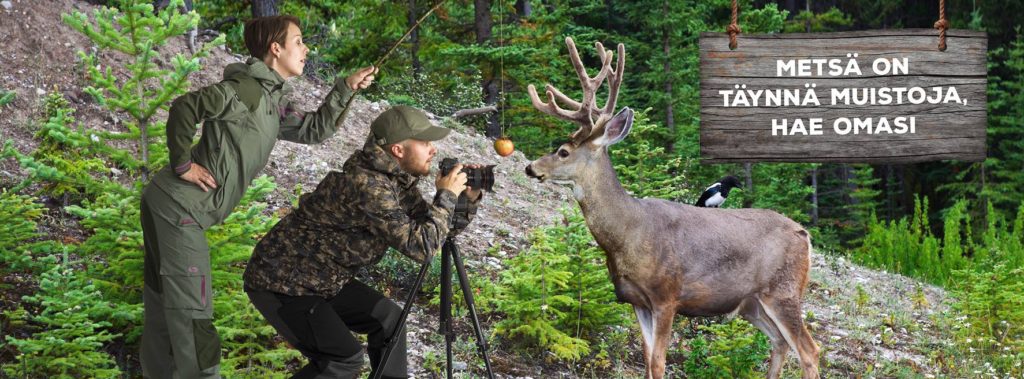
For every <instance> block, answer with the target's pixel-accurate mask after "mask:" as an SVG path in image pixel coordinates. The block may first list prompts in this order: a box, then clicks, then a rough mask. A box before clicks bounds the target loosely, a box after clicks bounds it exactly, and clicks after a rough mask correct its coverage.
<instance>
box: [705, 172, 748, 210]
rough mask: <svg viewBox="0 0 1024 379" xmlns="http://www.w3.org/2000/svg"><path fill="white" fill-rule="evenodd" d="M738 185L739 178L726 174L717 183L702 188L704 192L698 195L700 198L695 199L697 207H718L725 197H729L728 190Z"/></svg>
mask: <svg viewBox="0 0 1024 379" xmlns="http://www.w3.org/2000/svg"><path fill="white" fill-rule="evenodd" d="M739 186H740V180H739V179H736V177H735V176H732V175H729V176H726V177H724V178H722V179H720V180H719V181H718V183H715V184H712V185H711V187H708V189H706V190H704V193H703V194H701V195H700V199H697V204H696V205H697V206H698V207H709V208H718V207H719V206H721V205H722V203H724V202H725V198H727V197H729V191H731V190H732V189H733V188H735V187H739Z"/></svg>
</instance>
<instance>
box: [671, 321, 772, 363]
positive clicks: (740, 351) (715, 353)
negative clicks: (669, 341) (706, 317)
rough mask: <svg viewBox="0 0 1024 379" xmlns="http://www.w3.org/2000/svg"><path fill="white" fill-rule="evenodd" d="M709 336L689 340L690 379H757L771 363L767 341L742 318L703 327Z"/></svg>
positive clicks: (703, 335) (699, 336)
mask: <svg viewBox="0 0 1024 379" xmlns="http://www.w3.org/2000/svg"><path fill="white" fill-rule="evenodd" d="M698 329H699V330H701V331H703V332H705V333H706V334H701V335H698V336H697V338H694V339H692V340H690V354H689V356H687V357H686V362H684V363H683V372H684V373H685V374H686V376H687V377H691V378H758V377H761V376H763V374H762V373H760V370H761V367H760V366H761V365H762V363H763V362H765V360H766V359H768V354H769V352H770V351H771V344H770V342H769V340H768V337H767V336H765V335H764V333H761V332H760V331H759V330H757V329H756V328H754V326H753V325H750V323H748V322H746V321H744V320H743V319H740V318H735V319H732V320H731V321H729V322H727V323H721V324H711V325H701V326H700V327H698Z"/></svg>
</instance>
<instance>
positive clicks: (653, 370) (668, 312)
mask: <svg viewBox="0 0 1024 379" xmlns="http://www.w3.org/2000/svg"><path fill="white" fill-rule="evenodd" d="M675 315H676V314H675V312H674V310H673V309H670V308H662V309H660V310H658V311H656V312H655V313H654V348H653V349H651V364H650V366H648V371H650V376H651V378H653V379H661V378H663V377H664V376H665V350H667V349H668V344H669V342H671V341H672V319H674V318H675Z"/></svg>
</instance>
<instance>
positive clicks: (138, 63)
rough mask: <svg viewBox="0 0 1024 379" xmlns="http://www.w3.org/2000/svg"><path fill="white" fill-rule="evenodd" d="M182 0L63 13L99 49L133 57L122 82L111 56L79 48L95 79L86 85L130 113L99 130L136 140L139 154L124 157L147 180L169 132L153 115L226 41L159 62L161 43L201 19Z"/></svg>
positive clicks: (126, 1) (124, 1)
mask: <svg viewBox="0 0 1024 379" xmlns="http://www.w3.org/2000/svg"><path fill="white" fill-rule="evenodd" d="M181 5H182V0H172V1H171V2H170V5H168V6H167V7H166V8H164V9H162V10H160V11H158V12H155V13H154V11H153V4H152V2H151V1H147V0H121V1H119V2H118V8H110V7H103V8H101V9H99V10H97V11H96V12H95V13H94V21H90V20H89V17H88V16H87V15H85V14H84V13H81V12H77V11H76V12H72V13H70V14H66V15H64V22H66V23H67V24H68V25H70V26H71V27H72V28H73V29H75V30H77V31H79V32H81V33H83V34H85V35H86V36H88V37H89V39H91V40H92V41H93V43H95V44H96V45H97V46H98V47H99V48H100V51H104V52H106V51H110V52H116V53H120V54H125V55H127V56H128V58H129V63H128V64H126V65H125V67H124V69H125V70H127V74H128V79H127V80H125V81H123V82H121V81H119V79H118V77H117V74H118V73H117V72H115V69H114V67H112V63H111V62H105V61H104V60H103V59H102V58H100V57H99V56H98V55H93V54H87V53H85V52H79V56H80V57H81V59H82V63H83V66H84V67H85V68H86V70H87V76H88V78H89V80H90V81H91V82H92V84H93V86H90V87H87V88H86V89H85V91H86V92H88V93H89V94H91V95H92V96H93V97H94V98H95V99H96V101H97V102H99V103H100V104H101V105H103V106H105V107H106V108H107V109H108V110H109V111H110V112H112V113H124V114H127V115H128V116H129V117H130V118H129V119H127V120H124V122H123V125H124V127H125V129H126V131H124V132H107V133H100V134H101V135H100V136H101V137H102V138H105V139H114V140H125V139H134V140H137V141H138V155H136V156H135V159H133V160H131V161H127V162H121V163H122V164H123V165H125V167H124V168H126V169H131V170H138V171H139V172H140V173H141V174H142V180H143V181H146V180H147V178H148V173H149V172H150V171H151V168H155V167H157V166H159V165H161V164H164V163H165V162H166V160H167V151H166V146H165V144H164V141H163V139H162V138H161V137H163V136H164V135H165V134H164V128H163V126H164V124H165V122H164V121H160V120H157V119H155V117H154V116H155V115H156V114H157V111H159V110H160V109H165V108H167V107H168V105H169V101H170V100H172V99H174V98H175V97H177V96H178V95H181V94H183V93H185V92H186V91H187V90H188V87H189V81H188V76H189V74H191V73H193V72H196V71H198V70H199V68H200V64H199V58H201V57H205V56H206V55H207V54H208V53H209V49H211V48H212V47H214V46H218V45H222V44H223V42H224V36H223V35H222V36H220V37H218V38H217V39H216V40H214V41H212V42H210V43H207V44H206V45H204V46H203V48H202V49H201V50H200V51H198V52H197V53H196V54H194V55H192V56H185V55H183V54H178V55H176V56H175V57H174V58H173V59H172V60H171V69H169V70H168V69H164V68H161V65H162V63H161V62H160V61H159V60H158V59H157V58H158V57H159V54H160V52H159V49H160V48H162V47H163V46H165V45H166V44H167V43H168V42H169V41H170V39H171V38H174V37H177V36H180V35H182V34H184V33H185V32H187V31H189V30H191V29H193V28H195V27H196V25H197V24H198V22H199V15H198V14H196V13H195V12H194V11H193V12H189V13H187V14H181V12H180V11H179V8H180V7H181ZM104 64H106V67H104Z"/></svg>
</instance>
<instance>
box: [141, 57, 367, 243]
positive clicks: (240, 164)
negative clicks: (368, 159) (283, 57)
mask: <svg viewBox="0 0 1024 379" xmlns="http://www.w3.org/2000/svg"><path fill="white" fill-rule="evenodd" d="M250 78H251V79H250ZM252 91H262V95H261V96H255V95H254V94H253V93H252ZM290 91H291V87H290V86H289V84H288V83H286V82H285V80H284V79H283V78H282V77H281V76H280V75H279V74H278V73H277V72H275V71H274V70H272V69H270V68H269V67H267V65H266V64H264V63H263V62H262V61H260V60H258V59H254V58H250V59H249V60H248V61H247V62H245V63H233V64H230V65H228V66H227V67H226V68H225V69H224V80H223V81H221V82H220V83H217V84H214V85H211V86H208V87H205V88H202V89H200V90H196V91H192V92H189V93H187V94H185V95H182V96H181V97H178V98H177V99H175V100H174V102H173V103H172V105H171V109H170V112H169V116H168V119H167V147H168V150H169V154H170V164H169V165H168V166H167V167H165V168H164V169H162V170H160V171H159V172H157V174H156V175H155V176H154V177H153V182H152V184H154V185H156V186H157V187H158V188H160V189H161V190H163V191H164V192H166V193H167V194H168V195H169V196H170V197H171V198H172V199H174V200H175V201H176V202H177V203H178V204H179V205H181V206H182V207H183V208H185V210H187V211H188V212H189V214H191V215H192V217H193V218H195V221H196V222H197V223H198V224H199V225H200V226H202V227H203V228H207V227H210V226H213V225H216V224H218V223H220V222H221V221H224V219H225V218H227V216H228V215H229V214H230V213H231V211H232V209H234V207H235V206H236V205H238V202H239V201H240V200H241V199H242V195H243V194H245V191H246V189H247V188H248V187H249V184H250V183H251V182H252V180H253V179H254V178H255V177H256V175H258V174H259V173H260V171H261V170H263V168H264V167H265V166H266V164H267V160H268V159H269V158H270V152H271V151H272V150H273V149H274V144H275V143H276V142H277V140H278V139H283V140H286V141H292V142H298V143H305V144H311V143H318V142H321V141H324V140H326V139H327V138H330V137H331V136H332V135H334V132H335V130H336V128H337V126H338V125H340V124H341V121H342V120H343V119H344V117H345V113H346V112H347V109H345V104H346V102H347V101H348V99H349V97H351V96H352V95H353V94H352V91H351V89H349V88H348V86H347V85H346V84H345V78H344V77H339V78H338V79H337V81H336V82H335V84H334V88H333V89H332V90H331V92H330V93H329V94H327V98H325V99H324V102H323V104H322V105H321V106H320V109H318V110H317V111H316V112H311V113H307V114H304V113H302V112H300V111H298V110H297V109H296V108H295V107H294V105H293V104H292V103H291V102H289V101H288V100H287V99H286V95H287V94H288V93H289V92H290ZM239 92H243V93H239ZM250 107H252V108H254V109H250ZM199 123H202V124H203V133H202V136H201V137H200V138H199V143H198V144H196V145H195V146H193V145H192V139H193V137H194V136H195V133H196V128H197V124H199ZM192 163H196V164H199V165H201V166H203V167H205V168H206V169H207V170H209V171H210V174H211V175H213V178H214V180H215V181H216V182H217V188H216V189H210V191H209V192H203V190H202V189H201V188H199V187H198V186H196V185H195V184H192V183H189V182H186V181H185V180H182V179H181V178H179V177H178V175H180V174H182V173H184V172H186V171H188V169H189V168H190V167H191V164H192Z"/></svg>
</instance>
